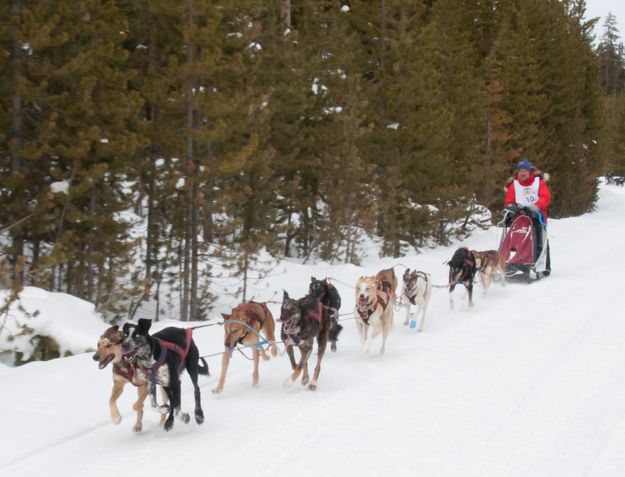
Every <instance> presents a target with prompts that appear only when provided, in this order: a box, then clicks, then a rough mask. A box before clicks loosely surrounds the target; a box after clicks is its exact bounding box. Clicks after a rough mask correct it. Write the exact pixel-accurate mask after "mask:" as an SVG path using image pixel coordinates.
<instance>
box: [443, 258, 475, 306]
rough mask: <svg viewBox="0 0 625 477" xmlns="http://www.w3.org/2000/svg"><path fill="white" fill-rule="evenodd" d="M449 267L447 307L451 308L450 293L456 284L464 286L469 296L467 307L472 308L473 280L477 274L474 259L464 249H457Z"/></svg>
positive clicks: (452, 304)
mask: <svg viewBox="0 0 625 477" xmlns="http://www.w3.org/2000/svg"><path fill="white" fill-rule="evenodd" d="M448 265H449V305H450V306H451V307H452V308H453V307H454V302H453V295H452V292H453V291H454V288H455V287H456V285H458V284H462V285H464V287H465V288H466V290H467V293H468V294H469V306H473V279H474V278H475V274H476V273H477V267H476V266H475V257H474V256H473V254H472V253H471V250H469V249H468V248H466V247H463V248H459V249H458V250H456V251H455V252H454V255H453V256H452V257H451V260H450V261H449V263H448Z"/></svg>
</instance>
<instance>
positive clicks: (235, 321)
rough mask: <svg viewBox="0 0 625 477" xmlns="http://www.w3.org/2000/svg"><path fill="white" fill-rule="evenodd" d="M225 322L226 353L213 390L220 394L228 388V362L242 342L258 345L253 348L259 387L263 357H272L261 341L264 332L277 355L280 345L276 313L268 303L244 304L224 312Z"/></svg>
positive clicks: (255, 379) (256, 383) (255, 372)
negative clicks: (261, 358) (270, 309)
mask: <svg viewBox="0 0 625 477" xmlns="http://www.w3.org/2000/svg"><path fill="white" fill-rule="evenodd" d="M221 316H223V318H224V320H225V323H224V346H225V348H226V349H225V352H224V354H223V355H222V359H221V375H220V376H219V383H218V384H217V386H216V387H215V388H214V389H213V393H215V394H218V393H220V392H221V391H222V390H223V388H224V382H225V381H226V373H227V372H228V364H229V363H230V358H231V357H232V351H233V350H234V348H235V347H236V346H237V344H241V345H244V346H254V345H256V346H255V347H254V349H253V351H252V353H253V356H254V372H253V374H252V387H258V363H259V361H260V357H261V356H262V357H263V360H265V361H266V360H268V359H269V356H268V355H267V353H266V352H265V350H264V349H263V347H262V345H261V344H259V341H260V337H261V335H262V336H263V337H264V338H266V339H267V340H268V341H269V347H270V348H271V354H272V355H273V356H276V355H277V354H278V348H277V346H276V337H275V327H276V323H275V321H274V319H273V315H272V314H271V312H270V311H269V308H267V304H265V303H256V302H253V301H251V302H249V303H241V304H240V305H238V306H237V307H235V308H234V309H233V310H232V312H231V313H230V314H226V313H222V314H221Z"/></svg>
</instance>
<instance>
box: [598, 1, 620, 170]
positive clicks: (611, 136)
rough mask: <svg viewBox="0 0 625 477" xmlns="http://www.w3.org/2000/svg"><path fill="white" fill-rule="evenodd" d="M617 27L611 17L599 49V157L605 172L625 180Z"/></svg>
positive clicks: (601, 38)
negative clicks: (601, 112)
mask: <svg viewBox="0 0 625 477" xmlns="http://www.w3.org/2000/svg"><path fill="white" fill-rule="evenodd" d="M616 23H617V20H616V17H615V16H614V15H612V14H611V13H610V14H609V15H608V16H607V17H606V19H605V22H604V24H603V25H602V34H601V37H600V39H599V43H598V47H597V56H598V59H599V75H600V76H599V77H600V84H601V89H602V91H603V104H604V107H603V110H604V118H605V124H604V128H603V133H602V135H601V136H600V137H601V140H600V141H599V145H600V148H599V150H600V152H599V155H600V157H601V158H602V160H603V161H604V164H605V170H606V171H609V172H612V173H614V174H616V175H620V176H625V59H624V51H623V42H622V41H621V38H620V36H619V31H618V28H617V25H616Z"/></svg>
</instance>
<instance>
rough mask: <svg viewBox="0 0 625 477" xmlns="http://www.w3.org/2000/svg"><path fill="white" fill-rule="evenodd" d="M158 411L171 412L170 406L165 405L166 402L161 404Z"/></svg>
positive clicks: (162, 412) (161, 412)
mask: <svg viewBox="0 0 625 477" xmlns="http://www.w3.org/2000/svg"><path fill="white" fill-rule="evenodd" d="M158 412H159V413H160V414H169V406H167V405H165V404H161V405H160V406H159V407H158Z"/></svg>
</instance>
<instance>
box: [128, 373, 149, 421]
mask: <svg viewBox="0 0 625 477" xmlns="http://www.w3.org/2000/svg"><path fill="white" fill-rule="evenodd" d="M146 397H148V385H147V384H143V385H141V386H139V387H137V401H136V402H135V403H134V404H133V405H132V409H133V410H134V411H135V412H136V413H137V420H136V421H135V425H134V427H133V428H132V430H133V431H135V432H141V429H143V402H144V401H145V398H146Z"/></svg>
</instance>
